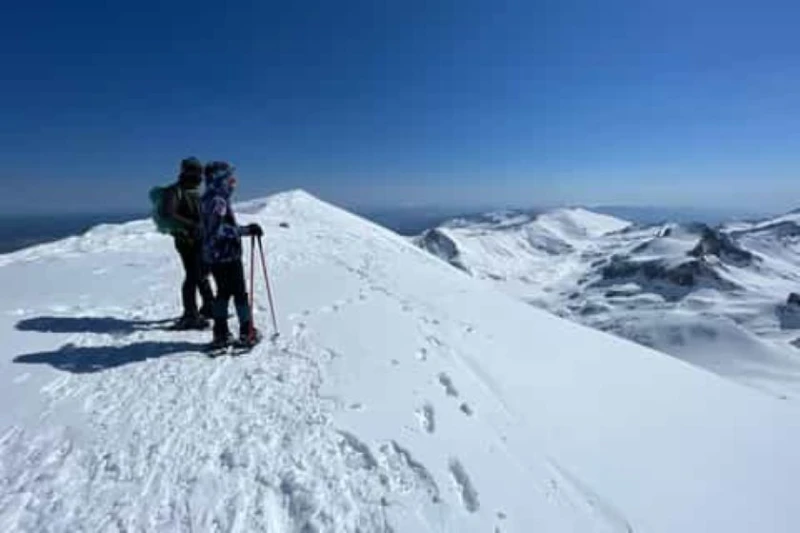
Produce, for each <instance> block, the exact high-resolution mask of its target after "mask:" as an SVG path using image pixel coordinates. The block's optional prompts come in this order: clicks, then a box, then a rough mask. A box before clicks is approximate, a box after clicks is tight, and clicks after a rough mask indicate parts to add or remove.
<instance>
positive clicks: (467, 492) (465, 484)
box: [449, 458, 481, 513]
mask: <svg viewBox="0 0 800 533" xmlns="http://www.w3.org/2000/svg"><path fill="white" fill-rule="evenodd" d="M449 467H450V474H451V475H452V477H453V483H454V484H455V486H456V489H457V490H458V492H459V496H460V497H461V503H462V505H464V508H465V509H466V510H467V511H468V512H470V513H475V512H477V511H478V509H480V507H481V504H480V502H479V501H478V491H476V490H475V487H474V486H473V485H472V481H470V479H469V475H467V471H466V470H465V469H464V466H463V465H462V464H461V462H460V461H459V460H458V459H455V458H453V459H450V465H449Z"/></svg>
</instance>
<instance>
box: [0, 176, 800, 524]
mask: <svg viewBox="0 0 800 533" xmlns="http://www.w3.org/2000/svg"><path fill="white" fill-rule="evenodd" d="M245 211H246V213H245ZM242 213H243V214H242V215H241V222H242V223H248V222H252V221H258V222H259V223H261V224H262V225H263V226H264V227H265V229H266V234H267V240H266V244H267V253H268V261H269V266H270V269H271V274H272V282H273V287H274V290H275V297H276V305H277V308H278V323H279V327H280V330H281V333H282V336H281V338H280V340H279V341H278V342H277V343H276V344H274V345H270V344H264V345H262V346H260V347H259V348H258V349H256V350H255V351H254V352H253V353H251V354H250V355H248V356H244V357H240V358H221V359H214V360H210V359H208V358H207V357H205V356H204V355H203V354H201V353H200V352H199V349H200V348H201V347H202V346H203V344H204V343H205V342H207V340H208V333H207V332H205V333H204V332H181V333H176V332H171V331H165V330H164V329H163V324H164V320H165V319H167V318H169V317H172V316H174V315H175V314H176V313H177V310H178V295H177V292H178V285H179V281H180V273H179V269H178V263H177V258H175V257H174V251H173V249H172V243H171V242H170V240H169V239H168V238H166V237H164V236H162V235H158V234H157V233H155V231H154V230H153V229H152V227H151V225H150V224H149V223H148V222H147V221H140V222H132V223H129V224H124V225H119V226H103V227H99V228H96V229H94V230H92V231H91V232H89V233H88V234H87V235H85V236H81V237H76V238H72V239H67V240H64V241H60V242H57V243H52V244H48V245H42V246H39V247H35V248H32V249H28V250H24V251H21V252H18V253H14V254H10V255H6V256H2V257H0V280H2V282H3V287H4V292H5V294H4V299H3V301H2V302H0V332H2V333H1V335H2V339H3V346H4V347H5V357H3V358H0V365H1V366H2V370H3V371H2V372H1V373H0V380H2V389H1V390H3V391H5V396H4V397H3V403H4V406H6V409H4V410H3V411H0V529H2V530H3V531H53V532H62V531H63V532H66V531H82V530H87V531H88V530H91V531H123V530H125V531H195V532H196V531H268V532H273V533H277V532H279V533H284V532H300V531H302V532H311V531H316V532H327V531H334V532H340V531H341V532H355V531H361V532H373V531H375V532H378V531H383V532H389V531H394V532H420V531H436V532H444V531H459V532H461V531H464V532H467V531H496V532H502V533H507V532H515V531H520V532H528V531H552V532H591V531H597V532H628V531H637V532H639V531H643V532H674V531H698V532H700V531H703V532H706V531H726V532H738V531H741V532H745V531H754V530H758V531H774V532H792V531H796V530H797V527H798V524H800V511H798V510H797V507H796V505H795V502H794V491H793V488H794V485H795V482H796V479H797V478H798V475H800V459H798V456H797V454H796V443H797V442H798V436H800V422H798V420H800V417H798V414H800V413H798V410H797V408H796V407H795V404H794V403H793V402H781V401H778V400H776V399H774V398H771V397H769V396H766V395H763V394H761V393H760V392H757V391H753V390H751V389H749V388H745V387H741V386H739V385H737V384H734V383H731V382H729V381H727V380H724V379H721V378H719V377H718V376H716V375H714V374H712V373H708V372H705V371H703V370H700V369H697V368H696V367H694V366H690V365H687V364H684V363H682V362H680V361H677V360H675V359H673V358H671V357H667V356H664V355H663V354H660V353H658V352H656V351H653V350H649V349H647V348H644V347H641V346H639V345H636V344H634V343H631V342H628V341H625V340H622V339H619V338H616V337H614V336H610V335H607V334H605V333H602V332H598V331H595V330H592V329H589V328H585V327H583V326H580V325H577V324H574V323H571V322H569V321H566V320H563V319H561V318H558V317H555V316H553V315H551V314H549V313H546V312H544V311H541V310H538V309H535V308H533V307H531V306H530V305H527V304H525V303H523V302H520V301H518V300H516V299H515V298H512V297H509V296H507V295H505V294H502V293H501V292H500V291H497V290H495V289H494V288H493V287H491V286H489V285H487V284H485V283H483V282H481V281H480V280H476V279H472V278H471V277H469V276H466V275H464V274H463V273H460V272H458V271H456V270H454V269H453V268H452V267H450V266H449V265H447V264H445V263H443V262H442V261H440V260H439V259H437V258H435V257H432V256H431V255H430V254H428V253H427V252H425V251H423V250H420V249H419V248H417V247H415V246H413V245H412V244H411V243H409V242H408V241H407V240H406V239H404V238H402V237H400V236H398V235H396V234H394V233H392V232H390V231H388V230H386V229H384V228H380V227H378V226H375V225H373V224H370V223H368V222H366V221H364V220H362V219H360V218H358V217H356V216H354V215H351V214H349V213H346V212H344V211H342V210H339V209H337V208H334V207H332V206H330V205H327V204H325V203H323V202H321V201H319V200H317V199H315V198H313V197H311V196H309V195H307V194H305V193H300V192H293V193H290V194H283V195H277V196H275V197H272V198H269V199H266V200H263V201H259V202H256V203H251V204H250V207H249V208H248V207H247V206H245V208H244V209H243V210H242ZM282 223H284V224H285V225H288V227H281V224H282ZM265 304H266V302H265V301H264V298H263V292H259V293H257V295H256V318H257V322H258V324H259V326H260V327H262V328H265V329H266V328H267V327H268V324H269V317H268V316H267V314H266V305H265ZM721 443H724V445H722V446H721V445H720V444H721Z"/></svg>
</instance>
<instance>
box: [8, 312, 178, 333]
mask: <svg viewBox="0 0 800 533" xmlns="http://www.w3.org/2000/svg"><path fill="white" fill-rule="evenodd" d="M174 321H175V320H174V319H171V318H168V319H164V320H124V319H120V318H114V317H110V316H108V317H106V316H104V317H94V316H76V317H72V316H39V317H36V318H28V319H26V320H22V321H20V322H18V323H17V326H16V327H17V329H18V330H19V331H38V332H42V333H109V334H120V335H127V334H130V333H134V332H135V331H142V330H149V329H167V327H168V325H169V324H170V323H172V322H174Z"/></svg>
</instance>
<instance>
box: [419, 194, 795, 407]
mask: <svg viewBox="0 0 800 533" xmlns="http://www.w3.org/2000/svg"><path fill="white" fill-rule="evenodd" d="M597 217H603V218H602V219H600V220H602V223H601V224H598V223H597ZM509 218H510V219H512V220H517V219H518V217H517V216H516V215H514V214H511V215H509ZM500 228H504V229H500ZM505 228H507V226H504V222H503V221H502V220H496V221H495V227H493V228H487V227H486V226H485V225H483V224H480V223H475V224H464V223H458V224H456V225H451V224H447V223H446V224H443V225H442V226H441V227H439V228H435V229H432V230H428V231H426V232H425V233H423V234H422V235H420V236H419V237H417V238H415V239H414V242H416V244H417V245H419V246H420V247H422V248H423V249H426V250H428V251H430V252H432V253H433V254H434V255H437V256H439V257H441V258H443V259H445V260H446V261H448V262H450V263H451V264H453V265H454V266H456V267H458V268H460V269H462V270H465V271H467V272H469V273H470V274H472V275H473V276H475V277H477V278H481V279H487V280H489V281H490V282H492V283H493V284H494V285H495V286H497V287H498V288H500V289H501V290H503V291H504V292H507V293H508V294H511V295H512V296H515V297H518V298H521V299H522V300H524V301H527V302H529V303H532V304H534V305H536V306H538V307H542V308H545V309H547V310H549V311H551V312H553V313H555V314H558V315H559V316H563V317H566V318H570V319H572V320H575V321H577V322H580V323H583V324H586V325H590V326H592V327H596V328H598V329H602V330H604V331H609V332H612V333H616V334H618V335H621V336H623V337H625V338H628V339H631V340H634V341H637V342H640V343H642V344H645V345H647V346H650V347H654V348H657V349H659V350H662V351H664V352H666V353H669V354H672V355H675V356H677V357H679V358H682V359H684V360H686V361H688V362H691V363H693V364H697V365H699V366H702V367H705V368H708V369H710V370H712V371H714V372H717V373H719V374H721V375H723V376H726V377H729V378H733V379H735V380H737V381H739V382H742V383H745V384H748V385H751V386H755V387H756V388H759V389H761V390H765V391H768V392H770V393H772V394H775V395H778V396H781V397H794V396H797V394H798V392H800V360H798V358H797V353H796V350H797V348H796V347H795V344H796V343H795V341H796V339H797V338H798V333H797V332H796V328H797V327H798V325H800V308H798V309H795V308H792V307H787V306H785V305H783V303H784V302H785V301H786V299H787V296H788V295H789V294H790V293H791V292H792V291H795V290H797V289H798V287H800V215H798V214H797V213H789V214H786V215H782V216H779V217H775V218H772V219H768V220H762V221H756V222H740V223H731V224H726V225H724V226H721V227H716V228H714V227H709V226H706V225H704V224H676V223H665V224H659V225H636V224H631V223H629V222H626V221H623V220H618V219H614V218H613V217H607V216H606V215H597V214H593V213H591V212H588V211H587V210H584V209H566V210H557V211H555V212H553V213H542V214H538V215H536V216H531V217H528V218H527V220H526V221H525V222H524V223H522V224H515V225H514V226H513V229H510V230H509V229H505ZM594 228H598V229H597V230H595V229H594ZM793 343H795V344H793Z"/></svg>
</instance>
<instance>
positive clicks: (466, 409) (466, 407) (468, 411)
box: [459, 403, 474, 416]
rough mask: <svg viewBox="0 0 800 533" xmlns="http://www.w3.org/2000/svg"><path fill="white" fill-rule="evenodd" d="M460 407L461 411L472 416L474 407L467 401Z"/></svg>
mask: <svg viewBox="0 0 800 533" xmlns="http://www.w3.org/2000/svg"><path fill="white" fill-rule="evenodd" d="M459 409H461V412H462V413H464V414H465V415H467V416H472V413H473V412H474V411H473V410H472V407H470V406H469V405H468V404H467V403H462V404H461V406H460V407H459Z"/></svg>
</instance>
